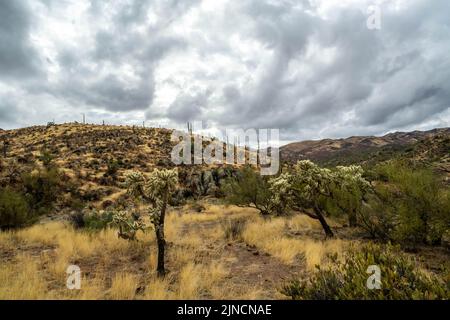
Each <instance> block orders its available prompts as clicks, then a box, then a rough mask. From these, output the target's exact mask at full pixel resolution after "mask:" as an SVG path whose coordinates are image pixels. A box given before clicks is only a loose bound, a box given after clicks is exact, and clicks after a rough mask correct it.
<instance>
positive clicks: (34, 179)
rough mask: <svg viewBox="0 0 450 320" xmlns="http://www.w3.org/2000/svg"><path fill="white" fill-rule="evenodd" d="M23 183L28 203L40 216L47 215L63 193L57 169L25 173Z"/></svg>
mask: <svg viewBox="0 0 450 320" xmlns="http://www.w3.org/2000/svg"><path fill="white" fill-rule="evenodd" d="M22 182H23V187H24V191H25V195H26V197H27V199H28V203H29V205H30V207H31V208H32V209H33V210H35V211H37V212H38V214H42V213H45V212H46V211H47V210H48V209H49V208H50V207H51V206H52V205H53V203H54V202H55V201H56V200H57V199H58V196H59V194H60V192H61V177H60V174H59V171H58V169H57V168H55V167H52V168H50V169H40V170H38V171H33V172H31V173H25V174H23V175H22Z"/></svg>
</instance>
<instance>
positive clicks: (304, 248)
mask: <svg viewBox="0 0 450 320" xmlns="http://www.w3.org/2000/svg"><path fill="white" fill-rule="evenodd" d="M300 217H301V216H294V217H292V218H273V219H270V220H264V219H262V218H259V217H255V218H254V219H253V220H252V221H251V223H248V224H247V226H246V228H245V230H244V232H243V235H242V237H243V239H244V241H245V242H247V243H248V244H251V245H255V246H257V247H258V248H261V249H262V250H264V251H266V252H268V253H270V254H271V255H273V256H274V257H277V258H279V259H280V260H281V261H283V262H284V263H287V264H292V263H293V262H294V261H295V260H296V259H300V258H301V256H302V255H303V256H304V257H305V259H306V266H307V268H308V269H310V270H312V269H314V267H315V266H316V265H318V264H321V263H322V262H323V261H324V259H325V258H326V256H327V255H328V254H334V253H337V254H340V253H341V252H342V250H343V249H344V242H343V241H342V240H339V239H329V240H324V241H319V240H311V239H295V238H292V237H288V236H287V235H286V232H285V231H286V228H288V227H290V228H295V229H297V230H301V229H305V230H307V229H310V228H317V227H320V225H319V226H317V225H315V224H314V223H311V222H310V221H309V220H311V219H309V220H305V219H304V218H303V217H302V218H300ZM302 223H304V227H302V226H303V225H302Z"/></svg>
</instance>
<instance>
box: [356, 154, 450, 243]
mask: <svg viewBox="0 0 450 320" xmlns="http://www.w3.org/2000/svg"><path fill="white" fill-rule="evenodd" d="M376 172H377V173H378V176H379V179H380V180H381V182H378V183H377V184H376V187H375V189H374V191H375V194H376V197H374V198H372V201H371V202H370V205H371V207H372V209H373V210H369V211H366V217H365V218H366V219H367V220H371V223H373V224H375V225H376V224H378V227H382V228H379V229H384V230H382V231H384V234H385V237H386V238H389V239H391V240H394V241H397V242H399V243H403V244H421V243H426V244H438V243H439V242H440V241H441V237H442V234H443V233H444V232H445V231H446V230H447V229H449V228H450V196H449V189H448V187H445V186H444V185H443V184H442V183H441V182H440V181H439V179H438V178H437V177H436V176H435V174H434V173H433V172H432V171H431V170H430V169H425V168H410V167H408V166H407V165H405V164H403V163H401V162H390V163H387V164H383V165H379V166H378V167H377V168H376ZM376 212H381V213H382V214H383V217H381V216H379V217H376V218H375V219H374V216H373V214H376ZM379 218H381V219H379ZM380 222H384V223H385V225H384V226H381V225H380V224H379V223H380Z"/></svg>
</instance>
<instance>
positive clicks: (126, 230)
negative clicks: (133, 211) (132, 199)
mask: <svg viewBox="0 0 450 320" xmlns="http://www.w3.org/2000/svg"><path fill="white" fill-rule="evenodd" d="M111 224H113V225H115V226H116V227H117V228H119V233H118V236H119V237H120V238H122V239H127V240H136V233H137V232H138V231H139V230H141V231H144V230H145V228H146V225H145V223H144V222H143V221H142V220H141V219H137V220H135V219H132V218H131V217H129V216H128V214H127V212H126V211H115V212H113V215H112V222H111Z"/></svg>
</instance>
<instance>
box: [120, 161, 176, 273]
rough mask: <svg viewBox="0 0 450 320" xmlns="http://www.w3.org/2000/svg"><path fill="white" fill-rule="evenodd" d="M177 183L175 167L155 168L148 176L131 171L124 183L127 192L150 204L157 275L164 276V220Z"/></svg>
mask: <svg viewBox="0 0 450 320" xmlns="http://www.w3.org/2000/svg"><path fill="white" fill-rule="evenodd" d="M177 184H178V173H177V171H176V169H173V170H168V169H162V170H158V169H155V170H154V171H153V172H152V173H151V174H150V176H149V177H148V178H145V177H144V175H143V174H142V173H140V172H132V173H131V174H129V175H128V176H127V179H126V185H127V188H128V192H129V194H131V195H133V196H135V197H137V198H141V199H142V200H144V201H145V202H146V203H148V204H149V205H150V208H149V215H150V220H151V222H152V223H153V226H154V227H155V234H156V240H157V245H158V266H157V272H158V275H159V276H164V274H165V272H166V270H165V267H164V251H165V245H166V241H165V237H164V220H165V216H166V209H167V203H168V201H169V197H170V195H171V193H172V192H174V191H175V189H176V188H177Z"/></svg>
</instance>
